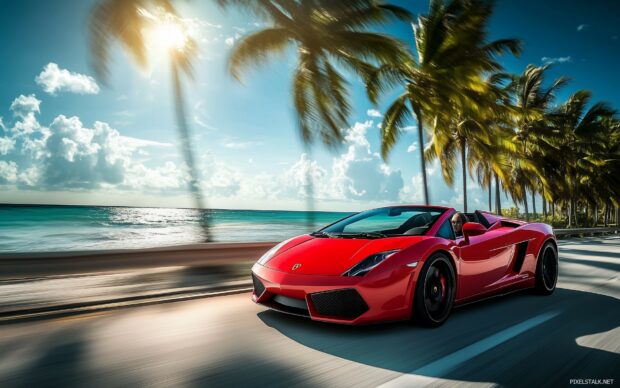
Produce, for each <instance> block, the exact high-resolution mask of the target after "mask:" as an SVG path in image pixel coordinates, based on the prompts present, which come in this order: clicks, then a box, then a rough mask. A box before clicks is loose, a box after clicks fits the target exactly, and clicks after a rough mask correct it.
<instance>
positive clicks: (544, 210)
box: [541, 186, 547, 219]
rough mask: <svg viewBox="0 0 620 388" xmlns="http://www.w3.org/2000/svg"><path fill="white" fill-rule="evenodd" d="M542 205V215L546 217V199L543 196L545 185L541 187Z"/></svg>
mask: <svg viewBox="0 0 620 388" xmlns="http://www.w3.org/2000/svg"><path fill="white" fill-rule="evenodd" d="M541 196H542V207H543V217H544V218H545V219H546V218H547V199H546V198H545V187H544V186H543V187H542V193H541Z"/></svg>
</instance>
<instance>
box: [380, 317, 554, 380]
mask: <svg viewBox="0 0 620 388" xmlns="http://www.w3.org/2000/svg"><path fill="white" fill-rule="evenodd" d="M559 313H560V312H559V311H551V312H548V313H544V314H540V315H537V316H535V317H533V318H530V319H528V320H526V321H523V322H521V323H518V324H516V325H514V326H511V327H509V328H507V329H504V330H502V331H500V332H498V333H495V334H493V335H491V336H490V337H487V338H485V339H483V340H480V341H478V342H475V343H473V344H471V345H469V346H467V347H464V348H463V349H461V350H458V351H456V352H454V353H451V354H449V355H447V356H445V357H442V358H440V359H439V360H436V361H433V362H431V363H430V364H427V365H425V366H423V367H421V368H418V369H416V370H414V371H411V372H409V373H407V374H404V375H402V376H399V377H397V378H395V379H394V380H390V381H388V382H386V383H385V384H382V385H380V386H379V387H381V388H395V387H420V386H426V385H429V384H431V383H433V382H434V381H436V379H435V378H440V377H441V376H445V375H446V374H448V373H449V372H450V371H452V370H454V369H455V368H456V367H458V366H459V365H461V364H463V363H464V362H466V361H468V360H470V359H472V358H474V357H476V356H478V355H480V354H482V353H484V352H486V351H487V350H489V349H492V348H494V347H496V346H498V345H500V344H502V343H504V342H506V341H508V340H509V339H511V338H514V337H516V336H518V335H519V334H521V333H523V332H525V331H527V330H529V329H531V328H533V327H535V326H538V325H540V324H542V323H544V322H546V321H548V320H549V319H551V318H553V317H555V316H556V315H558V314H559Z"/></svg>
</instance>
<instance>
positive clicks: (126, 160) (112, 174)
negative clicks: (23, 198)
mask: <svg viewBox="0 0 620 388" xmlns="http://www.w3.org/2000/svg"><path fill="white" fill-rule="evenodd" d="M11 110H13V112H14V115H15V117H16V121H15V122H14V123H12V124H11V125H7V124H5V126H7V127H8V128H7V130H6V132H7V135H6V136H3V137H0V154H1V155H2V158H3V160H2V166H1V169H2V172H1V177H0V184H1V185H14V186H15V185H16V186H17V187H23V186H27V187H30V188H36V189H37V190H49V189H53V190H55V189H65V190H67V189H91V188H101V187H108V188H109V187H114V188H116V189H119V190H127V189H138V188H140V189H172V190H175V189H179V188H182V189H183V190H184V189H185V184H186V182H187V178H186V174H185V173H184V172H183V169H182V168H180V167H177V166H176V165H175V164H174V163H172V162H166V163H164V165H163V166H154V167H147V166H145V165H144V164H142V163H140V162H138V161H137V160H136V159H135V156H136V154H137V155H138V156H140V154H139V151H140V150H141V149H142V148H144V147H171V146H172V144H169V143H161V142H156V141H152V140H145V139H138V138H134V137H128V136H121V135H120V133H119V132H118V131H117V130H116V129H114V128H112V127H110V125H109V124H107V123H104V122H99V121H97V122H95V123H94V124H93V126H92V127H87V126H85V125H84V124H83V123H82V122H81V120H80V119H79V118H78V117H75V116H74V117H66V116H64V115H59V116H57V117H56V118H55V119H54V120H53V121H52V123H51V124H50V125H49V126H48V127H46V126H43V125H41V124H40V123H39V121H38V119H37V117H36V113H39V112H40V101H39V100H37V99H36V97H34V96H33V95H32V96H19V97H18V98H16V99H15V100H14V101H13V103H12V104H11Z"/></svg>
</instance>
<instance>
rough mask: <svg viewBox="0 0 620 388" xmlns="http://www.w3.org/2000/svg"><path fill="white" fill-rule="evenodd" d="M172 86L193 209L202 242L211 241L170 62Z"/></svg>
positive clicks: (182, 105) (178, 81)
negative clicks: (195, 212)
mask: <svg viewBox="0 0 620 388" xmlns="http://www.w3.org/2000/svg"><path fill="white" fill-rule="evenodd" d="M172 84H173V89H174V112H175V115H176V121H177V130H178V131H179V137H180V140H181V152H182V153H183V158H184V159H185V164H187V168H188V169H189V178H190V181H189V191H190V193H191V194H192V196H193V197H194V207H195V208H196V211H197V212H198V220H199V221H198V222H199V223H200V227H201V229H202V230H201V231H202V238H203V240H204V241H206V242H209V241H211V240H212V239H211V233H210V232H209V215H208V214H206V213H204V214H203V213H202V212H203V211H206V210H207V209H206V206H205V201H204V199H203V196H202V190H201V189H200V185H199V182H198V174H197V171H196V163H195V160H194V152H193V149H192V145H191V142H190V136H189V127H188V125H187V121H186V120H185V101H184V99H183V91H182V87H181V78H180V76H179V67H178V63H177V62H176V61H175V60H174V59H173V60H172Z"/></svg>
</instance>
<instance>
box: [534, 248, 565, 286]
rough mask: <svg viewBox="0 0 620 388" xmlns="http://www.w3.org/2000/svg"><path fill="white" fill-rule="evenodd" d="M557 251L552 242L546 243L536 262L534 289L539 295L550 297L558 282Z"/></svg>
mask: <svg viewBox="0 0 620 388" xmlns="http://www.w3.org/2000/svg"><path fill="white" fill-rule="evenodd" d="M558 269H559V263H558V251H557V249H556V247H555V246H554V245H553V243H552V242H550V241H547V242H546V243H545V245H543V247H542V249H541V250H540V254H539V255H538V259H537V260H536V287H535V291H536V293H537V294H540V295H551V294H553V291H555V286H556V284H557V282H558V272H559V271H558Z"/></svg>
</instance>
